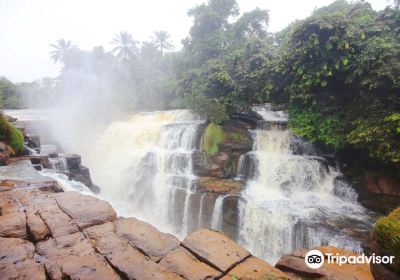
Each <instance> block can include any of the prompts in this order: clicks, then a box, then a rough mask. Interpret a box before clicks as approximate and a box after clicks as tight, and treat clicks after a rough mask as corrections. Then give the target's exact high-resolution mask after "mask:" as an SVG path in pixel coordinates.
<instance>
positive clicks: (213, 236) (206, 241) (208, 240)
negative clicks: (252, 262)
mask: <svg viewBox="0 0 400 280" xmlns="http://www.w3.org/2000/svg"><path fill="white" fill-rule="evenodd" d="M182 245H183V246H184V247H185V248H186V249H188V250H189V251H190V252H191V253H192V254H194V255H195V256H196V257H198V258H199V259H200V260H202V261H204V262H206V263H208V264H210V265H211V266H213V267H214V268H217V269H218V270H220V271H223V272H226V271H228V270H229V269H231V268H232V267H233V266H235V265H236V264H238V263H239V262H241V261H242V260H244V259H245V258H247V257H248V256H249V255H250V253H249V252H248V251H247V250H246V249H244V248H243V247H241V246H239V245H238V244H237V243H235V242H234V241H232V240H230V239H229V238H228V237H226V236H225V235H223V234H222V233H220V232H217V231H213V230H206V229H200V230H198V231H195V232H193V233H192V234H190V235H189V236H188V237H186V239H185V240H184V241H183V242H182Z"/></svg>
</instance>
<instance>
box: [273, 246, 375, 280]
mask: <svg viewBox="0 0 400 280" xmlns="http://www.w3.org/2000/svg"><path fill="white" fill-rule="evenodd" d="M313 249H316V250H319V251H321V252H322V253H323V254H327V253H330V254H333V255H334V256H335V255H336V254H339V255H340V256H359V255H358V254H356V253H354V252H351V251H347V250H342V249H339V248H336V247H332V246H322V247H316V248H313ZM307 252H308V250H305V249H302V250H300V249H299V250H297V251H295V252H293V253H292V254H291V255H288V256H285V257H282V258H281V259H280V260H279V261H278V263H277V264H276V265H275V267H276V268H278V269H280V270H282V271H284V272H286V273H288V274H290V275H292V276H293V278H295V279H297V278H301V279H330V280H331V279H333V280H336V279H337V280H341V279H353V280H373V279H374V277H373V275H372V272H371V268H370V265H369V264H350V263H345V264H342V265H341V266H340V265H339V264H337V263H328V261H327V257H325V262H324V264H323V266H322V267H320V268H318V269H311V268H309V267H308V266H307V265H306V263H305V261H304V257H305V254H306V253H307Z"/></svg>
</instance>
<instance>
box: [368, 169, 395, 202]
mask: <svg viewBox="0 0 400 280" xmlns="http://www.w3.org/2000/svg"><path fill="white" fill-rule="evenodd" d="M364 178H365V181H366V184H367V190H368V191H369V192H371V193H376V194H385V195H393V196H400V182H399V181H398V180H396V179H395V178H393V177H390V176H387V175H382V174H375V173H370V172H365V173H364Z"/></svg>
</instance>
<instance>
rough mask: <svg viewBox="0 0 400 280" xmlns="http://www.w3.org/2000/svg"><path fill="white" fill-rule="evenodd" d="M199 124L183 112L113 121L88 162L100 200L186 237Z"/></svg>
mask: <svg viewBox="0 0 400 280" xmlns="http://www.w3.org/2000/svg"><path fill="white" fill-rule="evenodd" d="M202 123H204V120H203V119H201V118H200V117H199V116H198V115H195V114H192V113H190V112H189V111H187V110H175V111H163V112H161V111H160V112H149V113H141V114H137V115H134V116H133V117H131V119H130V120H128V121H124V122H115V123H112V124H111V125H110V126H109V127H108V128H107V129H106V131H105V132H104V134H103V135H102V137H101V138H100V140H99V141H98V143H97V144H96V145H95V147H94V148H93V151H92V153H91V156H90V158H89V160H88V161H89V164H88V165H89V166H90V167H91V172H92V177H93V180H94V181H95V182H96V183H97V184H99V185H100V186H101V188H102V196H104V197H105V198H106V199H107V200H110V201H111V202H112V203H113V204H114V206H115V207H116V208H117V209H118V210H119V212H120V214H121V215H126V216H128V215H129V216H135V217H138V218H140V219H143V220H145V221H147V222H149V223H151V224H153V225H155V226H157V227H159V228H160V229H162V230H164V231H167V232H172V233H175V234H178V235H180V236H182V235H185V234H186V233H187V231H188V226H189V225H188V224H189V220H190V217H189V215H190V213H189V209H190V207H191V199H190V197H191V194H192V190H193V189H194V185H195V180H196V176H194V175H193V163H192V153H193V151H194V150H195V149H196V140H197V139H198V137H197V133H198V126H199V125H201V124H202ZM182 195H183V196H184V197H183V198H182ZM182 205H183V207H184V209H183V210H181V211H180V213H176V207H181V206H182ZM178 216H182V217H180V218H179V219H178V218H177V217H178ZM178 220H179V221H178Z"/></svg>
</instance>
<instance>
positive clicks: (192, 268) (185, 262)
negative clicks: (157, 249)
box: [160, 247, 221, 280]
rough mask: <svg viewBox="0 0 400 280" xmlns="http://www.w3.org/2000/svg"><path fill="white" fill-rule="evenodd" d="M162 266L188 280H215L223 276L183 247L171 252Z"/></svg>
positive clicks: (162, 262) (162, 261) (164, 259)
mask: <svg viewBox="0 0 400 280" xmlns="http://www.w3.org/2000/svg"><path fill="white" fill-rule="evenodd" d="M160 264H161V265H163V266H164V267H166V268H167V269H168V270H170V271H173V272H175V273H176V274H178V275H181V276H182V277H184V278H185V279H188V280H207V279H215V278H217V277H218V276H220V275H221V272H220V271H218V270H216V269H214V268H212V267H210V266H208V265H206V264H205V263H203V262H201V261H199V260H198V259H196V258H195V257H194V256H193V255H192V254H191V253H190V252H189V251H188V250H186V249H185V248H183V247H179V248H177V249H175V250H173V251H172V252H169V253H168V254H167V255H166V256H165V257H164V258H163V259H162V260H161V262H160Z"/></svg>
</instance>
